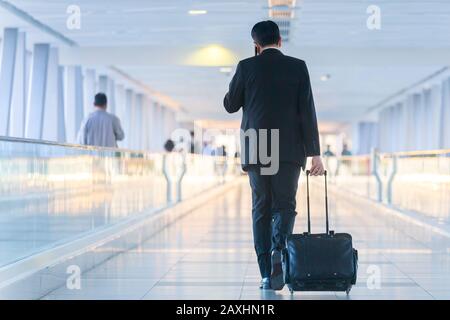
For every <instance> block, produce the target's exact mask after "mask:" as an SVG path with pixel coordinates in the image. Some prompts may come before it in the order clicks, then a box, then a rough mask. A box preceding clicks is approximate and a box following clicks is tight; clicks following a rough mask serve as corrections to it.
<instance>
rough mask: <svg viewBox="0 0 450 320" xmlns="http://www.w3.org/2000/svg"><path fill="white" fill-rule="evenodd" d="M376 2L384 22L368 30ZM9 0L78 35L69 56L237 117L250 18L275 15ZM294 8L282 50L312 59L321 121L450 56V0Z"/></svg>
mask: <svg viewBox="0 0 450 320" xmlns="http://www.w3.org/2000/svg"><path fill="white" fill-rule="evenodd" d="M278 1H281V2H282V0H278ZM0 2H1V1H0ZM276 2H277V1H272V4H276ZM291 2H292V1H291ZM294 2H295V1H294ZM375 2H376V5H377V6H378V8H379V9H380V17H381V20H380V29H376V30H370V29H369V28H368V27H367V23H366V22H367V19H368V18H369V17H370V16H371V15H372V13H373V12H372V11H371V8H370V6H371V5H372V4H375ZM9 3H11V4H13V5H14V6H16V7H17V8H19V9H21V10H23V11H24V12H26V13H27V14H29V15H30V16H32V17H33V18H35V19H36V20H38V21H40V22H42V23H43V24H45V25H47V26H48V27H50V28H51V29H53V30H55V31H57V32H58V33H60V34H61V35H63V36H65V37H67V38H68V39H70V40H72V41H74V42H75V43H76V44H77V46H75V47H70V46H68V45H64V48H63V49H62V50H61V54H62V60H63V62H64V61H65V62H67V63H83V64H85V65H114V66H115V67H117V68H119V69H121V70H123V71H124V72H126V73H127V74H129V75H130V76H132V77H133V78H135V79H137V80H139V81H142V82H144V83H146V84H147V85H148V86H150V87H151V88H154V89H155V90H157V91H159V92H162V93H164V94H167V95H169V96H170V97H172V98H173V99H174V100H176V101H177V102H178V103H179V104H180V105H181V106H182V107H183V108H184V109H185V110H186V111H187V113H186V116H187V117H188V118H192V119H196V118H202V119H205V118H209V119H222V120H223V119H232V118H234V119H236V118H237V117H238V115H234V116H231V117H230V116H229V115H227V114H225V112H224V111H223V108H222V98H223V95H224V93H225V92H226V90H227V86H228V83H229V81H230V79H231V75H232V74H233V72H234V67H235V64H236V62H237V61H238V60H239V59H243V58H246V57H249V56H251V55H252V54H253V45H252V40H251V38H250V29H251V27H252V26H253V24H254V23H256V22H257V21H260V20H264V19H269V1H268V0H239V1H238V0H202V1H200V0H199V1H192V0H126V1H123V0H76V1H73V0H10V1H9ZM73 4H76V5H77V6H79V8H80V9H81V28H80V29H74V30H70V29H68V28H67V25H66V22H67V19H68V17H69V14H68V13H67V8H68V6H69V5H73ZM291 11H292V12H293V15H292V18H291V19H290V22H289V23H290V26H289V41H288V42H286V43H285V44H284V48H283V51H284V52H285V53H287V54H290V55H293V56H296V57H299V58H302V59H304V60H306V62H307V64H308V66H309V69H310V73H311V79H312V84H313V90H314V92H315V98H316V105H317V110H318V115H319V119H320V120H323V121H351V120H356V119H360V118H362V117H364V115H365V113H366V110H367V109H368V108H370V107H371V106H373V105H375V104H377V103H378V102H379V101H381V100H383V99H384V98H385V97H387V96H389V95H391V94H393V93H395V92H397V91H398V90H400V89H402V88H403V87H406V86H408V85H410V84H412V83H414V82H417V81H418V80H420V79H421V78H424V77H426V76H427V75H428V74H431V73H433V72H434V71H436V70H438V69H439V68H441V67H442V66H445V65H449V64H450V32H449V31H450V1H447V0H431V1H423V0H420V1H419V0H378V1H362V0H361V1H358V0H340V1H336V0H304V1H296V3H295V8H293V9H292V10H291ZM368 12H369V13H368ZM193 13H194V14H193ZM7 15H8V13H6V11H4V10H3V9H1V8H0V27H1V26H4V25H6V24H7V23H10V22H11V21H10V20H7V19H6V16H7ZM9 15H10V14H9ZM9 19H11V18H9ZM23 28H24V29H33V28H35V27H34V26H27V24H26V23H24V24H23ZM38 36H39V32H36V37H38ZM49 38H50V39H52V40H50V41H54V42H55V43H59V42H58V41H59V40H58V39H56V38H54V37H53V38H52V36H49ZM230 67H231V72H230Z"/></svg>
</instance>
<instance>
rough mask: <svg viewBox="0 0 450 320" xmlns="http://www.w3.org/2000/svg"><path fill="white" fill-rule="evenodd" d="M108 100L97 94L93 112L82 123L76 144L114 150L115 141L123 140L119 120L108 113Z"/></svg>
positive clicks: (123, 136)
mask: <svg viewBox="0 0 450 320" xmlns="http://www.w3.org/2000/svg"><path fill="white" fill-rule="evenodd" d="M107 106H108V98H107V97H106V95H105V94H104V93H97V94H96V95H95V99H94V107H95V110H94V112H92V113H91V114H89V116H88V117H87V118H86V119H85V120H84V121H83V123H82V125H81V128H80V131H79V132H78V143H79V144H84V145H89V146H98V147H109V148H116V147H117V141H121V140H123V139H124V138H125V134H124V132H123V129H122V126H121V124H120V120H119V118H118V117H117V116H115V115H113V114H111V113H108V112H107V111H106V108H107Z"/></svg>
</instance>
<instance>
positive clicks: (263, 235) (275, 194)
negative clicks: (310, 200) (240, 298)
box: [248, 163, 301, 278]
mask: <svg viewBox="0 0 450 320" xmlns="http://www.w3.org/2000/svg"><path fill="white" fill-rule="evenodd" d="M300 170H301V168H300V165H297V164H294V163H280V168H279V170H278V173H277V174H275V175H272V176H264V175H261V173H260V168H258V167H252V168H249V170H248V175H249V177H250V186H251V188H252V204H253V208H252V217H253V241H254V244H255V250H256V255H257V257H258V264H259V270H260V272H261V276H262V277H263V278H264V277H269V276H270V272H271V252H272V250H273V249H283V248H284V246H285V242H286V237H287V236H288V235H290V234H292V231H293V229H294V222H295V216H296V214H297V213H296V212H295V206H296V201H295V197H296V194H297V187H298V179H299V177H300Z"/></svg>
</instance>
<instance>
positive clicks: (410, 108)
mask: <svg viewBox="0 0 450 320" xmlns="http://www.w3.org/2000/svg"><path fill="white" fill-rule="evenodd" d="M404 111H405V121H406V124H405V127H406V131H405V132H406V135H405V151H412V150H414V146H415V142H416V133H415V130H416V128H415V121H416V120H415V119H416V118H415V116H414V112H415V103H414V95H413V94H411V95H408V96H407V97H406V101H405V108H404Z"/></svg>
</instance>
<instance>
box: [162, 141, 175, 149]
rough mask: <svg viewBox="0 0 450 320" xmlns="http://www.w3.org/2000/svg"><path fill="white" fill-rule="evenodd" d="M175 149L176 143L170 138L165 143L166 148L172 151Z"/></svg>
mask: <svg viewBox="0 0 450 320" xmlns="http://www.w3.org/2000/svg"><path fill="white" fill-rule="evenodd" d="M173 149H175V143H174V142H173V141H172V140H171V139H168V140H167V141H166V143H164V150H166V151H167V152H172V151H173Z"/></svg>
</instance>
